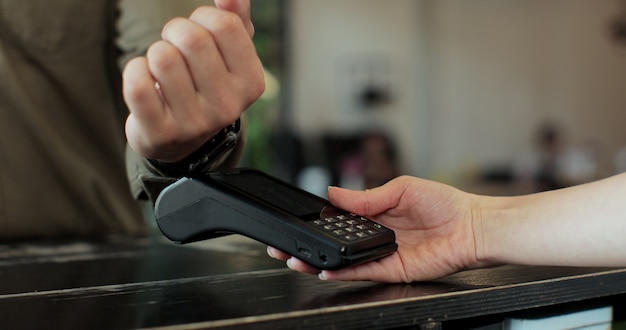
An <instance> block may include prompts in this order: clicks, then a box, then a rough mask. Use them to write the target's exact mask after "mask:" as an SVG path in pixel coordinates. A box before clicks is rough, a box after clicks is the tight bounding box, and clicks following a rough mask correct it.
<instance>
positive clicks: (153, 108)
mask: <svg viewBox="0 0 626 330" xmlns="http://www.w3.org/2000/svg"><path fill="white" fill-rule="evenodd" d="M122 80H123V87H122V89H123V96H124V100H125V102H126V104H127V105H128V109H129V111H130V112H131V115H132V116H134V117H135V118H136V119H137V120H139V121H141V122H142V123H143V124H144V125H145V126H146V128H147V129H150V128H151V127H153V126H155V125H158V123H159V119H160V118H161V116H163V113H164V104H163V100H162V98H161V95H160V93H159V91H158V90H157V88H156V87H155V85H156V80H155V79H154V78H153V77H152V74H151V73H150V70H149V68H148V62H147V60H146V58H145V57H137V58H134V59H132V60H130V61H129V62H128V63H127V64H126V67H125V68H124V72H123V76H122Z"/></svg>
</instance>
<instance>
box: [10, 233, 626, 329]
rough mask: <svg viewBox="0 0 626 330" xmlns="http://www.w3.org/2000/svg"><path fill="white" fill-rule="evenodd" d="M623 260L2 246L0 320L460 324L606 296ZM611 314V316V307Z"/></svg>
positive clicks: (104, 324)
mask: <svg viewBox="0 0 626 330" xmlns="http://www.w3.org/2000/svg"><path fill="white" fill-rule="evenodd" d="M625 293H626V269H597V268H596V269H590V268H566V267H519V266H503V267H497V268H492V269H485V270H474V271H467V272H462V273H458V274H455V275H453V276H449V277H446V278H443V279H441V280H438V281H435V282H427V283H414V284H394V285H389V284H377V283H372V282H333V281H320V280H319V279H317V277H315V276H311V275H306V274H300V273H295V272H293V271H290V270H288V269H286V268H285V267H284V264H283V263H282V262H278V261H275V260H272V259H270V258H269V257H267V256H266V255H265V246H264V245H261V244H259V243H257V242H254V241H251V240H248V239H245V238H242V237H240V236H229V237H223V238H219V239H215V240H212V241H207V242H202V243H195V244H190V245H185V246H177V245H174V244H172V243H169V242H167V241H164V240H163V239H160V238H152V239H141V240H122V239H120V240H110V241H106V242H64V243H37V244H19V245H0V325H1V326H0V328H3V329H41V328H50V329H131V328H151V327H167V326H171V327H172V328H173V329H203V328H237V329H241V328H243V329H246V328H249V329H281V328H300V329H307V328H311V329H320V328H337V329H351V328H352V329H366V328H367V329H373V328H379V329H383V328H403V327H413V328H418V329H419V328H420V327H422V328H438V327H443V328H444V329H445V328H446V327H452V328H459V327H461V328H469V327H472V326H479V325H485V324H494V323H497V322H500V321H501V320H502V319H503V318H504V317H506V316H511V315H514V316H515V315H526V314H528V313H534V314H535V313H544V312H554V311H568V310H575V309H578V308H587V307H593V306H604V305H614V306H615V310H616V311H617V312H618V313H617V314H616V315H617V316H618V317H620V315H621V310H622V309H623V307H621V306H622V304H624V303H623V302H622V300H625V299H624V297H626V296H624V294H625ZM618 314H619V315H618Z"/></svg>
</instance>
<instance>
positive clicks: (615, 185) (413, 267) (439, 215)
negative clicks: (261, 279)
mask: <svg viewBox="0 0 626 330" xmlns="http://www.w3.org/2000/svg"><path fill="white" fill-rule="evenodd" d="M623 196H626V174H621V175H617V176H614V177H611V178H607V179H604V180H601V181H597V182H593V183H589V184H585V185H581V186H576V187H571V188H566V189H561V190H556V191H550V192H545V193H538V194H532V195H527V196H515V197H491V196H480V195H474V194H470V193H466V192H463V191H460V190H457V189H455V188H453V187H450V186H447V185H444V184H440V183H436V182H432V181H428V180H422V179H418V178H414V177H407V176H404V177H400V178H397V179H395V180H392V181H391V182H389V183H387V184H386V185H384V186H382V187H379V188H375V189H372V190H369V191H364V192H359V191H350V190H345V189H340V188H331V189H330V190H329V199H330V200H331V202H333V203H334V204H336V205H337V206H339V207H341V208H344V209H346V210H349V211H352V212H355V213H360V214H363V215H367V216H370V217H372V218H374V219H375V220H377V221H379V222H380V223H382V224H384V225H386V226H388V227H390V228H392V229H394V230H395V232H396V237H397V238H396V241H397V243H398V245H399V247H398V251H397V253H395V254H394V255H391V256H389V257H386V258H384V259H381V260H379V261H374V262H370V263H366V264H363V265H357V266H354V267H349V268H345V269H342V270H338V271H322V272H320V271H319V270H316V269H313V268H311V267H310V266H308V265H307V264H305V263H304V262H302V261H300V260H297V259H295V258H293V257H291V256H288V255H286V254H284V253H282V252H281V251H278V250H276V249H274V248H269V249H268V253H269V254H270V255H271V256H273V257H275V258H278V259H282V260H287V261H288V262H287V263H288V265H289V267H290V268H292V269H294V270H297V271H302V272H309V273H319V274H320V277H321V278H323V279H329V280H374V281H381V282H411V281H423V280H431V279H435V278H438V277H442V276H445V275H448V274H451V273H454V272H457V271H460V270H463V269H469V268H479V267H486V266H489V265H494V264H501V263H515V264H527V265H567V266H626V240H623V237H624V233H626V203H624V202H623V201H622V200H623V199H624V197H623Z"/></svg>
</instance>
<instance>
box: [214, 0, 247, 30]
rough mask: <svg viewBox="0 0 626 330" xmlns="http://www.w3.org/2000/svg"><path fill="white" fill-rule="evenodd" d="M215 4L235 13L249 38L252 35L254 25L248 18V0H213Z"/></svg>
mask: <svg viewBox="0 0 626 330" xmlns="http://www.w3.org/2000/svg"><path fill="white" fill-rule="evenodd" d="M215 6H217V8H219V9H223V10H227V11H230V12H233V13H235V14H237V16H239V17H240V18H241V21H243V23H244V25H245V27H246V31H248V34H249V35H250V38H252V37H253V36H254V25H253V24H252V20H251V19H250V0H215Z"/></svg>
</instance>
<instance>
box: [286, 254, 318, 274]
mask: <svg viewBox="0 0 626 330" xmlns="http://www.w3.org/2000/svg"><path fill="white" fill-rule="evenodd" d="M287 267H289V268H290V269H292V270H295V271H298V272H301V273H307V274H313V275H317V274H319V273H320V270H319V269H317V268H315V267H313V266H311V265H309V264H307V263H306V262H304V261H302V260H300V259H298V258H296V257H291V258H289V259H287Z"/></svg>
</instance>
